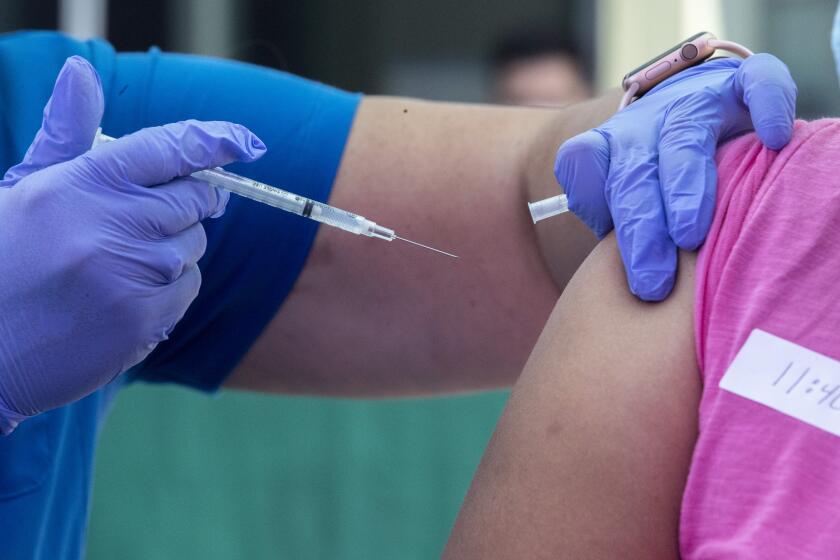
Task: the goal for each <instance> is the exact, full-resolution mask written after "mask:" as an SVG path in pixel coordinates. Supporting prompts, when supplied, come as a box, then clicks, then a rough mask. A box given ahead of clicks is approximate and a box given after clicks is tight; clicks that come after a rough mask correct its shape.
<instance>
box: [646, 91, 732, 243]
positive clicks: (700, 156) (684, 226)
mask: <svg viewBox="0 0 840 560" xmlns="http://www.w3.org/2000/svg"><path fill="white" fill-rule="evenodd" d="M709 97H710V99H709V100H708V101H707V102H705V103H696V100H695V102H693V103H692V104H691V106H689V105H688V104H677V105H674V106H673V107H672V108H671V109H670V110H669V112H668V114H667V115H666V117H665V120H664V122H663V125H662V133H661V136H660V138H659V184H660V188H661V192H662V201H663V204H664V215H665V218H666V223H667V226H668V233H669V235H670V236H671V238H672V239H673V240H674V242H675V243H676V244H677V246H678V247H680V248H682V249H685V250H687V251H693V250H694V249H696V248H697V247H699V246H700V245H701V244H702V243H703V241H704V240H705V238H706V233H707V232H708V231H709V227H710V226H711V224H712V217H713V215H714V209H715V197H716V193H717V167H716V165H715V161H714V157H715V149H716V147H717V142H718V136H719V131H720V120H721V117H720V115H719V107H720V103H719V100H718V96H716V95H709Z"/></svg>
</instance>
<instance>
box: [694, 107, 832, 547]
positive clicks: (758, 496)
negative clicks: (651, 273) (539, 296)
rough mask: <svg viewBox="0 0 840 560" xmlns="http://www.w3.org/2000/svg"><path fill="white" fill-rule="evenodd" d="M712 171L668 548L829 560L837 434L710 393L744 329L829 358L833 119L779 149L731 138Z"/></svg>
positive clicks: (801, 130)
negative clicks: (689, 449)
mask: <svg viewBox="0 0 840 560" xmlns="http://www.w3.org/2000/svg"><path fill="white" fill-rule="evenodd" d="M718 173H719V182H718V184H719V186H718V200H717V209H716V213H715V218H714V222H713V225H712V229H711V232H710V234H709V237H708V239H707V241H706V244H705V245H704V246H703V248H702V250H701V251H700V255H699V258H698V262H697V282H696V294H695V333H696V334H695V336H696V345H697V357H698V362H699V365H700V369H701V371H702V376H703V386H704V388H703V395H702V399H701V403H700V426H699V436H698V442H697V446H696V449H695V454H694V459H693V462H692V467H691V472H690V474H689V478H688V482H687V487H686V492H685V496H684V500H683V507H682V515H681V522H680V546H681V552H682V555H683V558H687V559H700V558H702V559H715V560H720V559H730V558H750V559H752V558H761V559H773V558H784V559H791V558H797V559H802V558H815V559H817V558H819V559H825V558H840V438H838V437H837V436H835V435H833V434H831V433H829V432H826V431H824V430H821V429H819V428H816V427H814V426H812V425H809V424H806V423H804V422H802V421H800V420H798V419H797V418H794V417H792V416H788V415H786V414H784V413H781V412H779V411H777V410H774V409H772V408H769V407H767V406H764V405H762V404H759V403H757V402H754V401H752V400H749V399H746V398H744V397H741V396H739V395H736V394H734V393H731V392H728V391H726V390H723V389H721V388H720V387H719V386H718V384H719V382H720V379H721V377H722V376H723V375H724V373H725V371H726V370H727V368H728V367H729V365H730V364H731V363H732V360H733V358H734V357H735V355H736V354H737V353H738V351H739V350H740V349H741V347H742V346H743V345H744V342H745V341H746V339H747V337H748V336H749V334H750V332H751V331H752V330H753V329H756V328H758V329H761V330H764V331H767V332H769V333H772V334H774V335H776V336H778V337H781V338H783V339H786V340H788V341H790V342H793V343H796V344H798V345H801V346H804V347H806V348H808V349H810V350H812V351H815V352H818V353H820V354H823V355H825V356H828V357H830V358H833V359H835V360H840V121H838V120H821V121H815V122H812V123H802V122H800V123H797V126H796V129H795V133H794V138H793V140H792V141H791V143H790V145H789V146H787V147H786V148H785V149H784V150H782V151H781V152H773V151H771V150H768V149H766V148H764V147H763V146H762V145H761V143H760V142H759V141H758V140H757V139H756V137H755V136H754V135H749V136H745V137H742V138H740V139H738V140H736V141H734V142H731V143H730V144H728V145H726V146H725V147H723V148H722V149H721V150H720V151H719V153H718ZM838 414H840V412H838Z"/></svg>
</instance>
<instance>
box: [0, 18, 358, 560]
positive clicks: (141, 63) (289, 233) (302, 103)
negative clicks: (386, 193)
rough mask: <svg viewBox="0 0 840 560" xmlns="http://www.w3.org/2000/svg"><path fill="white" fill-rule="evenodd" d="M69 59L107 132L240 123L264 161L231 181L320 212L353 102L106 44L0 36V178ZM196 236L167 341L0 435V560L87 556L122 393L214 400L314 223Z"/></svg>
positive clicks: (246, 204) (236, 200)
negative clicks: (201, 394) (96, 485)
mask: <svg viewBox="0 0 840 560" xmlns="http://www.w3.org/2000/svg"><path fill="white" fill-rule="evenodd" d="M72 55H81V56H83V57H85V58H86V59H88V60H89V61H90V62H91V63H92V64H93V65H94V66H95V67H96V69H97V70H98V71H99V73H100V75H101V77H102V84H103V87H104V90H105V116H104V118H103V123H102V128H103V130H104V131H105V132H106V133H107V134H109V135H111V136H121V135H123V134H127V133H129V132H133V131H135V130H138V129H140V128H143V127H147V126H155V125H161V124H165V123H169V122H174V121H179V120H184V119H201V120H228V121H233V122H237V123H241V124H243V125H245V126H247V127H248V128H250V129H251V130H253V131H254V132H255V133H256V134H257V135H258V136H259V137H260V138H261V139H262V140H263V141H264V142H265V144H266V146H267V147H268V153H267V154H266V155H265V156H264V157H263V158H262V159H260V160H259V161H257V162H256V163H252V164H247V165H244V164H240V165H232V166H230V169H231V170H233V171H236V172H239V173H243V174H246V175H248V176H250V177H254V178H256V179H259V180H261V181H265V182H267V183H270V184H275V185H278V186H283V187H284V188H287V189H289V190H291V191H293V192H297V193H301V194H305V195H306V196H309V197H312V198H314V199H317V200H322V201H326V199H327V197H328V196H329V193H330V189H331V187H332V183H333V180H334V178H335V175H336V172H337V170H338V165H339V161H340V159H341V154H342V151H343V149H344V144H345V142H346V140H347V136H348V134H349V131H350V126H351V124H352V120H353V116H354V114H355V110H356V106H357V105H358V102H359V96H358V95H354V94H348V93H345V92H342V91H338V90H335V89H333V88H329V87H326V86H323V85H320V84H315V83H312V82H309V81H306V80H303V79H300V78H296V77H294V76H290V75H288V74H284V73H282V72H277V71H274V70H269V69H265V68H260V67H256V66H252V65H248V64H242V63H236V62H231V61H225V60H216V59H209V58H201V57H194V56H187V55H175V54H165V53H161V52H159V51H158V50H156V49H152V50H151V51H149V52H148V53H126V54H124V53H115V52H114V50H113V48H112V47H111V46H110V45H109V44H107V43H105V42H103V41H87V42H80V41H76V40H74V39H71V38H69V37H66V36H64V35H61V34H58V33H51V32H26V33H15V34H10V35H5V36H0V134H2V138H0V166H2V169H7V168H9V167H11V166H12V165H13V164H15V163H17V162H18V161H20V159H21V158H22V157H23V155H24V153H25V152H26V149H27V148H28V146H29V143H30V142H31V141H32V138H33V137H34V135H35V132H36V131H37V130H38V128H39V126H40V121H41V113H42V111H43V107H44V104H45V103H46V101H47V99H48V98H49V95H50V93H51V92H52V86H53V82H54V80H55V78H56V76H57V75H58V72H59V70H60V68H61V66H62V65H63V63H64V61H65V59H66V58H67V57H69V56H72ZM204 225H205V228H206V230H207V239H208V243H207V252H206V254H205V256H204V257H203V258H202V259H201V261H199V266H200V267H201V271H202V277H203V283H202V286H201V291H200V292H199V295H198V297H197V298H196V300H195V301H194V302H193V304H192V306H191V307H190V308H189V310H188V311H187V313H186V315H185V316H184V318H183V320H181V322H180V323H179V324H178V325H177V327H176V328H175V330H174V331H173V333H172V335H171V337H170V339H169V340H167V341H166V342H164V343H162V344H160V345H159V346H158V347H157V349H156V350H155V351H154V352H153V353H152V354H151V355H150V356H149V357H148V358H147V359H146V360H145V361H144V362H143V363H141V364H140V365H138V366H137V367H135V368H133V369H132V370H131V371H130V372H128V373H127V374H125V375H123V376H121V377H120V378H118V379H117V380H116V381H115V382H113V383H111V384H110V385H109V386H107V387H105V388H103V389H101V390H100V391H97V392H96V393H94V394H92V395H90V396H88V397H87V398H85V399H83V400H81V401H79V402H77V403H75V404H72V405H69V406H65V407H63V408H59V409H56V410H52V411H50V412H47V413H44V414H41V415H39V416H37V417H35V418H31V419H28V420H26V421H24V422H22V423H21V424H20V426H19V427H18V428H17V430H15V432H13V433H12V434H11V435H10V436H7V437H0V559H3V560H6V559H10V560H12V559H13V560H20V559H30V558H31V559H35V558H39V559H40V558H43V559H50V560H56V559H77V558H81V557H82V556H83V552H84V537H85V529H86V525H87V518H88V508H89V501H90V491H91V481H92V469H93V463H94V457H93V454H94V450H95V447H96V439H97V434H98V430H99V426H100V425H101V423H102V421H103V419H104V417H105V414H106V412H107V408H108V405H109V403H110V402H111V400H112V399H113V397H114V395H115V393H116V391H117V390H118V389H119V388H120V386H123V385H124V384H126V383H128V382H131V381H134V380H143V381H151V382H174V383H180V384H184V385H188V386H191V387H195V388H197V389H200V390H203V391H215V390H216V389H218V388H219V386H220V385H221V384H222V383H223V382H224V380H225V378H226V377H227V376H228V375H229V374H230V373H231V371H232V370H233V368H234V367H235V366H236V364H237V363H238V362H239V360H240V359H242V357H243V356H244V355H245V353H246V352H247V350H248V349H249V347H250V346H251V344H252V343H253V342H254V341H255V340H256V338H257V336H259V334H260V332H261V331H262V330H263V328H264V327H265V326H266V324H267V323H268V322H269V320H270V319H271V318H272V317H273V316H274V314H275V313H276V311H277V309H278V308H279V306H280V304H281V302H282V301H283V299H284V298H285V297H286V296H287V295H288V293H289V291H290V290H291V288H292V285H293V284H294V282H295V279H296V278H297V276H298V274H299V273H300V271H301V269H302V267H303V265H304V262H305V260H306V257H307V254H308V253H309V249H310V247H311V245H312V242H313V239H314V236H315V232H316V224H315V223H313V222H311V221H308V220H305V219H303V218H300V217H297V216H293V215H290V214H286V213H284V212H280V211H278V210H275V209H272V208H268V207H265V206H262V205H259V204H257V203H254V202H252V201H249V200H246V199H243V198H240V197H237V196H232V197H231V199H230V203H229V204H228V207H227V212H226V213H225V215H224V217H222V218H220V219H217V220H208V221H207V222H205V224H204ZM0 227H2V224H0ZM1 269H2V263H0V273H2V270H1Z"/></svg>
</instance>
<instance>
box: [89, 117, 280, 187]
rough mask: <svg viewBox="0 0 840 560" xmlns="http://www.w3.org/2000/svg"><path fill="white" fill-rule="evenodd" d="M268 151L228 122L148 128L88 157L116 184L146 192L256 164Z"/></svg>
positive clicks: (96, 150) (103, 174) (246, 132)
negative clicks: (215, 170) (194, 176)
mask: <svg viewBox="0 0 840 560" xmlns="http://www.w3.org/2000/svg"><path fill="white" fill-rule="evenodd" d="M264 153H265V145H264V144H263V143H262V141H261V140H260V139H259V138H257V136H256V135H255V134H254V133H252V132H251V131H250V130H248V129H247V128H245V127H244V126H241V125H238V124H234V123H229V122H225V121H195V120H189V121H181V122H177V123H172V124H167V125H164V126H156V127H152V128H144V129H143V130H139V131H137V132H135V133H133V134H129V135H128V136H123V137H122V138H118V139H117V140H115V141H113V142H108V143H107V144H102V145H101V146H98V147H97V148H96V149H95V150H93V151H91V152H90V153H89V154H88V155H87V163H88V164H89V165H92V166H93V167H94V168H95V170H96V171H97V172H98V173H99V174H100V175H101V176H103V177H105V178H108V179H110V180H112V181H113V182H114V183H116V184H119V183H121V182H128V183H131V184H135V185H142V186H146V187H150V186H154V185H160V184H162V183H167V182H169V181H171V180H172V179H174V178H175V177H183V176H186V175H189V174H190V173H194V172H195V171H199V170H202V169H208V168H211V167H217V166H222V165H227V164H229V163H232V162H234V161H244V162H251V161H254V160H256V159H258V158H259V157H261V156H262V155H263V154H264Z"/></svg>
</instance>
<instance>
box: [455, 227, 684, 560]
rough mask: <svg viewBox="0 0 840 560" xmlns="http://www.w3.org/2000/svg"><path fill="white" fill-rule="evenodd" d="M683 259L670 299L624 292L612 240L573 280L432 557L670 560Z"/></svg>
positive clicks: (680, 476)
mask: <svg viewBox="0 0 840 560" xmlns="http://www.w3.org/2000/svg"><path fill="white" fill-rule="evenodd" d="M694 263H695V256H694V255H682V256H681V258H680V268H679V276H678V281H677V285H676V288H675V290H674V293H673V295H671V297H670V298H669V299H667V300H666V301H665V302H663V303H658V304H649V303H643V302H641V301H639V300H637V299H636V298H634V297H633V296H632V295H630V294H629V292H628V291H627V289H626V282H625V279H624V272H623V268H622V266H621V261H620V258H619V255H618V251H617V248H616V245H615V242H614V238H613V237H608V238H607V239H606V240H605V241H604V242H602V243H601V244H600V245H599V246H598V247H597V248H596V250H595V251H593V252H592V254H591V255H590V256H589V258H588V259H587V260H586V262H585V263H584V264H583V266H582V267H581V268H580V270H579V271H578V273H577V275H576V276H575V277H574V278H573V280H572V281H571V283H570V284H569V286H568V287H567V289H566V291H565V292H564V294H563V296H562V297H561V298H560V301H559V302H558V304H557V306H556V307H555V309H554V312H553V313H552V315H551V318H550V319H549V321H548V323H547V325H546V328H545V330H544V331H543V333H542V335H541V337H540V340H539V342H538V343H537V346H536V347H535V349H534V352H533V353H532V355H531V357H530V359H529V361H528V364H527V365H526V367H525V371H524V372H523V374H522V376H521V377H520V379H519V381H518V382H517V384H516V387H515V388H514V391H513V394H512V396H511V398H510V401H509V403H508V405H507V408H506V410H505V412H504V415H503V417H502V419H501V420H500V422H499V425H498V427H497V429H496V433H495V434H494V436H493V439H492V441H491V442H490V444H489V446H488V448H487V451H486V454H485V456H484V459H483V460H482V463H481V466H480V467H479V469H478V472H477V474H476V476H475V479H474V481H473V484H472V487H471V489H470V491H469V494H468V496H467V498H466V500H465V502H464V505H463V508H462V510H461V512H460V514H459V517H458V521H457V523H456V525H455V527H454V529H453V532H452V536H451V538H450V542H449V544H448V547H447V550H446V553H445V557H447V558H453V559H454V558H458V559H459V560H464V559H470V558H481V559H488V558H529V559H533V558H570V559H576V560H580V559H587V558H592V559H599V560H604V559H609V558H621V559H628V558H640V559H645V560H650V559H658V558H676V557H677V555H678V548H677V546H678V545H677V531H678V516H679V506H680V501H681V497H682V490H683V486H684V483H685V478H686V475H687V470H688V465H689V461H690V457H691V452H692V449H693V445H694V440H695V438H696V429H697V428H696V421H697V420H696V410H697V404H698V399H699V393H700V378H699V374H698V369H697V365H696V362H695V352H694V339H693V328H692V309H693V290H694V279H693V275H694Z"/></svg>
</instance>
